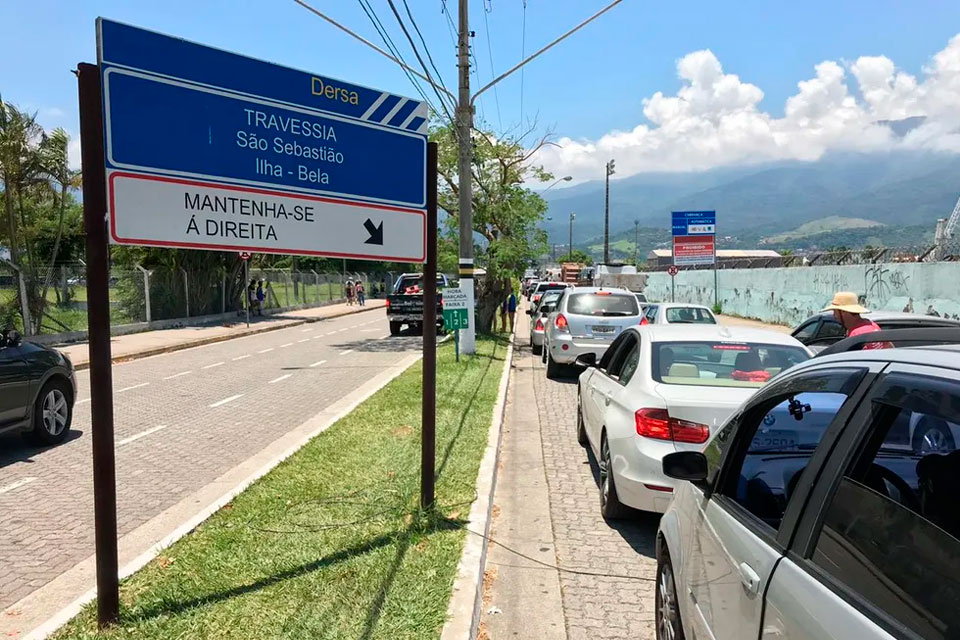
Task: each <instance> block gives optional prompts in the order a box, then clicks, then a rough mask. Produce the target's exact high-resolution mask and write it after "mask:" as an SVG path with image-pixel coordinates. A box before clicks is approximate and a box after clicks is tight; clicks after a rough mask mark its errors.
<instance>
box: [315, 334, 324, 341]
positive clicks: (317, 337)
mask: <svg viewBox="0 0 960 640" xmlns="http://www.w3.org/2000/svg"><path fill="white" fill-rule="evenodd" d="M322 337H323V336H322V335H318V336H313V339H314V340H319V339H320V338H322Z"/></svg>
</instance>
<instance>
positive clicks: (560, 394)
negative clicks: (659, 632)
mask: <svg viewBox="0 0 960 640" xmlns="http://www.w3.org/2000/svg"><path fill="white" fill-rule="evenodd" d="M521 357H525V358H530V359H532V360H534V361H535V363H536V364H535V368H534V369H533V375H534V389H535V393H536V398H537V411H538V413H539V416H540V437H541V439H542V443H543V460H544V468H545V470H546V476H547V484H548V486H549V492H550V516H551V519H552V522H553V535H554V540H555V547H556V552H557V564H558V565H559V566H561V567H565V568H568V569H575V570H582V571H589V572H592V573H609V574H615V575H618V576H632V577H635V579H629V578H622V577H597V576H581V575H575V574H571V573H565V572H561V573H560V588H561V593H562V597H563V611H564V617H565V620H566V626H567V637H568V638H569V639H570V640H581V639H586V638H631V639H632V640H647V639H652V638H654V637H655V633H654V626H653V606H654V605H653V599H654V580H655V577H656V559H655V551H654V541H655V538H656V532H657V523H658V521H659V518H658V517H657V516H654V515H651V514H640V513H638V514H636V516H635V517H634V518H632V519H627V520H624V521H622V522H618V523H616V524H612V523H607V522H606V521H605V520H604V519H603V517H602V516H601V515H600V497H599V492H598V491H599V490H598V484H597V477H598V469H597V465H596V461H595V460H594V458H593V455H592V454H591V453H589V451H588V449H584V448H583V447H581V446H580V445H579V444H577V437H576V415H577V384H576V378H573V377H571V378H570V379H569V380H562V381H555V380H548V379H547V376H546V374H545V372H544V370H543V369H544V366H543V365H542V364H541V363H540V359H539V358H534V357H533V356H532V355H531V354H530V352H529V350H526V349H525V350H524V352H523V353H522V355H521Z"/></svg>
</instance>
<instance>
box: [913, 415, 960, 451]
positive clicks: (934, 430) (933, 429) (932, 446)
mask: <svg viewBox="0 0 960 640" xmlns="http://www.w3.org/2000/svg"><path fill="white" fill-rule="evenodd" d="M956 448H957V445H956V442H955V441H954V439H953V434H952V433H950V428H949V427H947V425H946V424H945V423H944V422H943V421H941V420H935V419H932V418H924V419H923V420H921V421H920V423H919V424H918V425H917V428H916V430H915V431H914V432H913V450H914V452H915V453H917V454H919V455H926V454H928V453H951V452H952V451H953V450H954V449H956Z"/></svg>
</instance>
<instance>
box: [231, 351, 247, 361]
mask: <svg viewBox="0 0 960 640" xmlns="http://www.w3.org/2000/svg"><path fill="white" fill-rule="evenodd" d="M249 357H250V354H249V353H248V354H246V355H242V356H237V357H236V358H233V361H234V362H236V361H237V360H243V359H245V358H249Z"/></svg>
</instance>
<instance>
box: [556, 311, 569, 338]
mask: <svg viewBox="0 0 960 640" xmlns="http://www.w3.org/2000/svg"><path fill="white" fill-rule="evenodd" d="M553 326H555V327H556V328H557V331H564V332H567V333H569V332H570V327H569V326H567V317H566V316H565V315H563V314H562V313H559V314H557V319H556V320H554V321H553Z"/></svg>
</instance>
